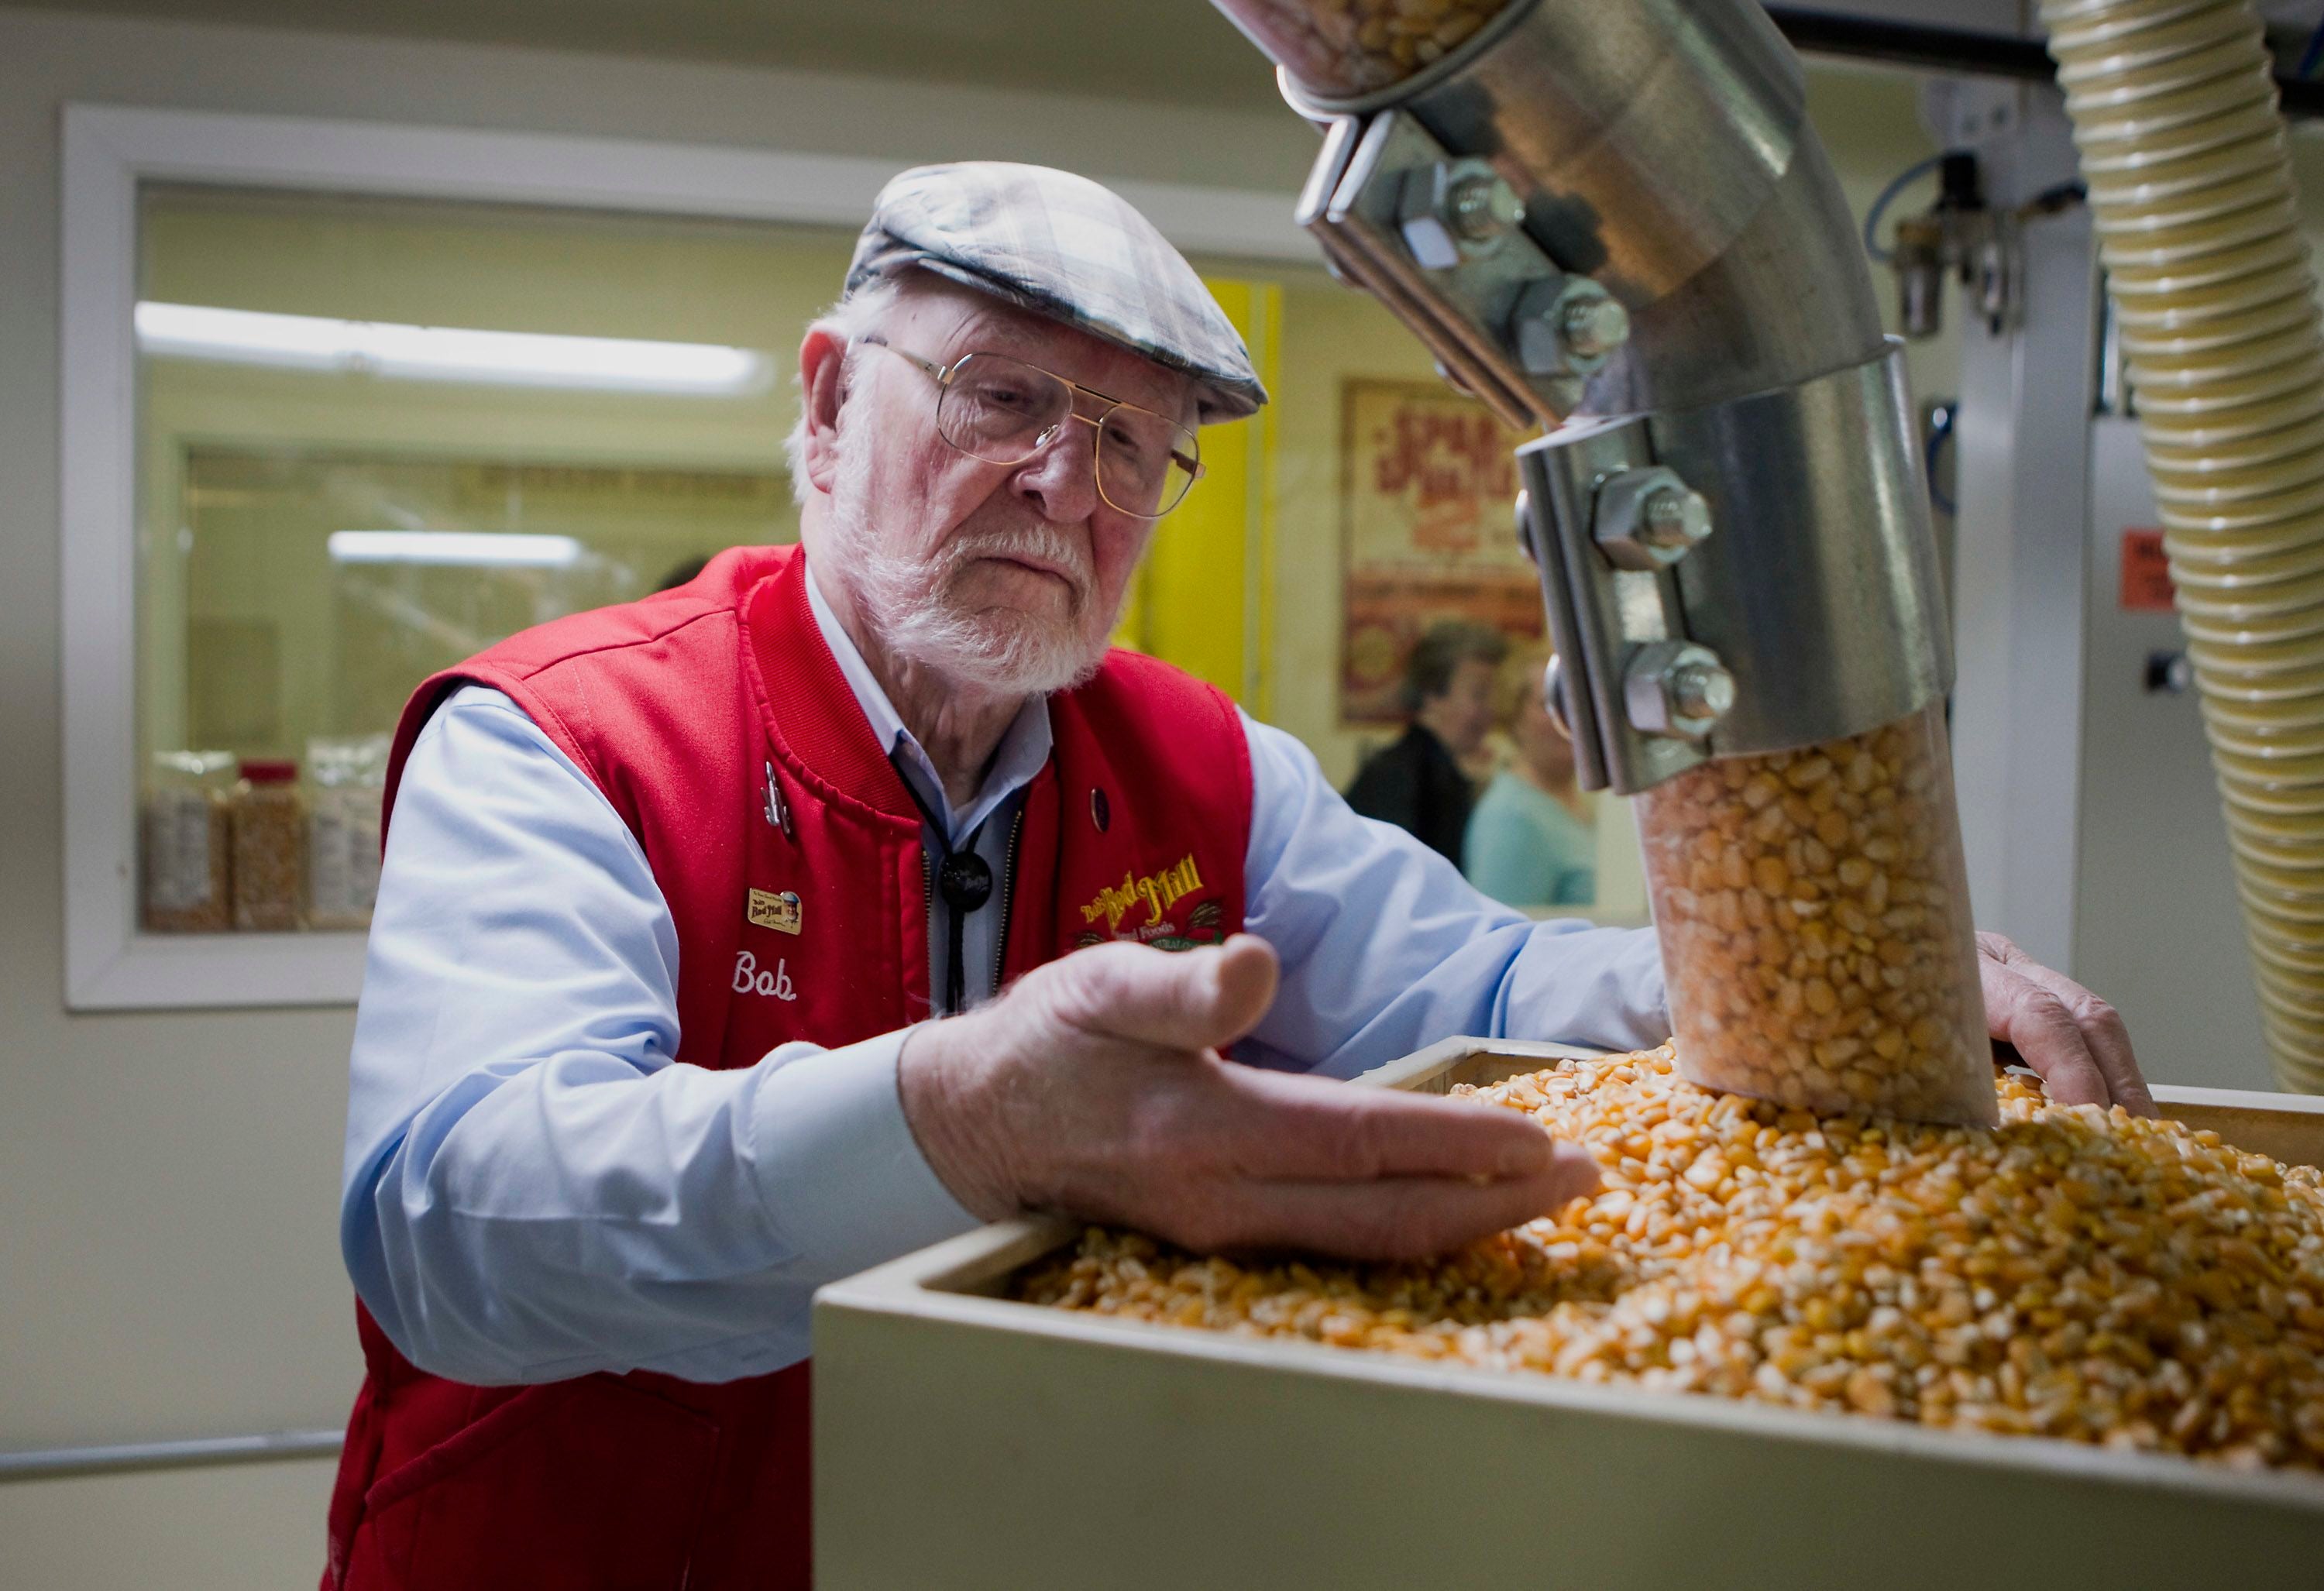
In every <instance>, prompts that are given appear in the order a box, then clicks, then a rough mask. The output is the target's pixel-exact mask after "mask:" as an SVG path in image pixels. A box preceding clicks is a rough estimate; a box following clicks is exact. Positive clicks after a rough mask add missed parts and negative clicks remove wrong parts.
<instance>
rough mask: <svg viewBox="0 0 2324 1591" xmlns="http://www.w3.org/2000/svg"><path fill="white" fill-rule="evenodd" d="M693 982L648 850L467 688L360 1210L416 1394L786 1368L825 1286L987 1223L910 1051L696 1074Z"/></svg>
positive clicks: (366, 1100)
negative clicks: (925, 1144) (904, 1069)
mask: <svg viewBox="0 0 2324 1591" xmlns="http://www.w3.org/2000/svg"><path fill="white" fill-rule="evenodd" d="M677 976H678V943H677V933H676V929H675V926H674V924H672V922H671V919H670V915H669V909H668V907H667V906H666V904H665V903H664V901H663V899H662V897H661V893H660V890H659V887H657V886H656V885H655V883H654V879H653V875H652V872H651V869H650V868H649V867H648V865H647V863H646V859H645V856H644V853H643V851H641V849H640V848H639V846H638V844H637V841H636V839H635V837H634V836H633V835H632V834H631V833H630V832H629V830H628V828H627V827H626V826H625V825H624V824H623V823H622V821H621V819H620V818H619V816H618V815H617V814H615V813H614V812H613V808H612V807H611V805H608V804H607V803H606V801H605V799H604V796H603V795H602V794H601V793H600V792H599V791H598V790H597V788H596V786H595V785H594V784H593V783H592V782H591V781H590V780H589V779H588V777H586V775H584V774H583V773H582V772H581V770H580V769H579V768H576V767H575V766H574V765H573V763H572V762H571V761H570V760H569V759H567V758H566V757H565V755H564V754H563V753H562V752H561V751H559V750H558V749H557V748H556V747H555V746H554V745H553V744H552V743H551V742H550V741H549V739H548V738H547V736H545V735H543V734H542V733H541V732H540V731H539V728H538V727H537V726H535V725H534V724H533V723H532V722H531V721H530V720H529V719H528V718H526V717H525V715H524V714H523V713H522V712H521V710H519V709H518V708H517V707H516V705H515V704H513V703H512V702H511V701H510V700H509V699H508V698H507V697H506V696H504V695H502V694H499V693H497V692H492V691H487V690H484V689H483V688H481V687H475V686H471V687H468V688H466V689H464V690H463V691H461V692H460V693H459V694H457V695H456V696H455V697H454V698H453V699H452V700H451V701H450V702H448V703H447V704H445V706H444V707H443V708H441V709H440V710H439V711H438V713H437V714H436V716H435V718H434V719H433V720H431V721H430V722H429V725H428V726H427V728H426V729H425V730H424V731H422V733H421V735H420V739H419V741H418V743H417V744H416V745H415V746H414V748H413V750H412V753H411V756H410V759H409V762H408V763H407V765H406V768H405V769H404V774H403V779H402V782H401V789H400V791H399V793H398V796H397V799H396V805H395V814H394V823H393V824H392V828H391V831H390V838H389V844H388V850H387V855H386V859H385V861H384V864H383V869H382V872H381V878H380V892H379V903H378V908H377V911H376V914H375V915H374V923H373V929H372V935H371V942H370V948H369V953H368V961H367V965H366V970H365V975H364V993H363V999H362V1003H361V1005H360V1007H359V1008H358V1010H357V1014H356V1022H355V1047H354V1053H353V1057H352V1062H351V1074H352V1084H351V1090H350V1095H349V1103H348V1111H347V1137H346V1160H345V1177H344V1182H343V1185H342V1196H341V1205H340V1244H341V1248H342V1250H343V1252H344V1254H345V1256H346V1264H347V1268H348V1271H349V1273H350V1274H351V1275H352V1276H353V1278H354V1280H355V1288H356V1291H357V1292H358V1294H359V1295H360V1296H361V1297H362V1298H363V1300H364V1303H365V1304H366V1305H367V1306H369V1308H370V1310H371V1311H372V1313H373V1315H374V1318H375V1319H377V1320H378V1321H379V1323H380V1326H381V1328H382V1329H383V1330H384V1331H385V1332H386V1333H387V1335H388V1337H389V1338H390V1339H391V1340H392V1341H393V1342H394V1343H395V1344H396V1346H397V1347H399V1348H401V1349H402V1351H403V1352H404V1353H405V1354H406V1355H407V1356H409V1357H410V1358H411V1359H412V1361H413V1362H414V1363H416V1364H418V1365H420V1366H421V1367H422V1368H424V1369H428V1370H431V1371H434V1372H436V1373H438V1374H439V1375H447V1376H450V1377H453V1378H454V1379H457V1380H461V1381H466V1382H470V1383H477V1384H505V1383H517V1382H534V1381H550V1380H558V1379H561V1378H564V1377H567V1376H571V1375H582V1374H585V1373H587V1372H590V1371H596V1370H615V1371H619V1370H628V1369H640V1368H642V1369H652V1370H659V1371H664V1372H667V1373H669V1374H672V1375H679V1376H683V1377H686V1378H688V1379H692V1380H697V1381H724V1380H730V1379H733V1378H735V1377H738V1376H742V1375H755V1374H761V1373H763V1372H766V1371H770V1370H775V1369H779V1368H780V1367H782V1366H785V1365H788V1364H790V1363H792V1362H794V1361H796V1360H798V1359H800V1358H803V1357H805V1356H806V1355H807V1347H808V1344H807V1319H808V1313H807V1309H808V1301H809V1299H810V1297H811V1295H812V1294H813V1292H814V1290H815V1289H816V1287H817V1286H819V1285H821V1284H822V1283H825V1282H827V1281H830V1280H832V1279H834V1278H835V1277H838V1276H841V1275H845V1274H850V1273H852V1272H853V1271H857V1270H860V1269H862V1268H863V1267H865V1266H867V1265H872V1264H876V1263H878V1262H880V1261H881V1260H883V1259H887V1258H890V1257H892V1256H894V1255H899V1254H904V1253H908V1252H909V1251H911V1250H912V1249H914V1248H917V1247H920V1246H925V1245H927V1244H928V1243H932V1242H935V1241H936V1240H938V1239H940V1238H943V1237H949V1236H952V1235H954V1234H955V1233H958V1232H962V1231H965V1230H968V1229H969V1228H973V1226H974V1225H976V1222H975V1219H974V1218H973V1217H972V1216H970V1215H969V1213H968V1212H967V1211H966V1210H964V1209H962V1208H961V1207H960V1205H959V1204H958V1203H957V1202H956V1201H955V1200H953V1198H952V1197H951V1195H950V1194H949V1193H948V1192H946V1191H945V1189H944V1186H943V1184H942V1183H941V1182H939V1181H938V1180H937V1179H936V1175H935V1173H933V1172H932V1171H930V1170H929V1168H928V1166H927V1162H926V1160H925V1159H924V1158H923V1157H922V1156H921V1154H920V1153H919V1150H918V1145H916V1144H915V1142H914V1140H913V1138H912V1136H911V1131H910V1128H909V1127H908V1125H907V1124H906V1123H905V1121H904V1117H903V1110H902V1106H901V1103H900V1101H899V1099H898V1097H897V1092H896V1057H897V1054H898V1053H899V1051H900V1049H901V1048H902V1044H903V1036H904V1035H902V1034H900V1033H895V1034H887V1035H881V1036H880V1037H877V1038H873V1039H870V1040H867V1041H865V1042H863V1043H862V1044H853V1045H849V1046H845V1047H844V1048H840V1049H835V1050H830V1051H824V1050H820V1049H817V1048H816V1047H815V1046H813V1045H809V1044H790V1045H785V1046H783V1047H782V1048H780V1049H779V1050H777V1051H775V1052H774V1053H771V1054H770V1055H769V1056H767V1057H766V1058H765V1059H764V1060H762V1061H761V1062H760V1063H758V1064H757V1065H754V1066H751V1067H746V1068H742V1069H738V1070H733V1071H710V1070H707V1069H705V1068H702V1067H696V1066H681V1065H677V1064H674V1063H673V1059H672V1058H673V1056H674V1055H675V1053H676V1051H677V1047H678V1007H677V995H676V988H677Z"/></svg>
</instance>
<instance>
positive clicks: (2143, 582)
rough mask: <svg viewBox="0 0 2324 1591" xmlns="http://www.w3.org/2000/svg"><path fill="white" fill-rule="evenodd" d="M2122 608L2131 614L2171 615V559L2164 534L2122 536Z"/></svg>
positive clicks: (2141, 532) (2128, 532)
mask: <svg viewBox="0 0 2324 1591" xmlns="http://www.w3.org/2000/svg"><path fill="white" fill-rule="evenodd" d="M2122 606H2123V611H2124V612H2128V613H2168V612H2171V606H2172V603H2171V559H2170V556H2169V555H2168V554H2166V553H2165V552H2164V551H2163V532H2162V531H2160V530H2126V531H2124V532H2123V533H2122Z"/></svg>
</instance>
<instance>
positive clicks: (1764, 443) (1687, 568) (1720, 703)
mask: <svg viewBox="0 0 2324 1591" xmlns="http://www.w3.org/2000/svg"><path fill="white" fill-rule="evenodd" d="M1909 414H1910V407H1909V405H1908V403H1907V402H1906V400H1905V397H1904V368H1903V353H1902V345H1892V346H1891V347H1890V348H1889V349H1888V350H1887V351H1886V354H1883V355H1882V356H1881V357H1879V358H1877V359H1875V360H1872V361H1870V362H1868V363H1865V364H1861V365H1858V366H1856V367H1854V368H1852V369H1848V370H1841V371H1837V372H1832V373H1831V374H1830V375H1827V376H1822V377H1820V378H1818V379H1816V380H1814V381H1812V382H1806V383H1804V384H1803V385H1800V386H1797V387H1791V388H1786V389H1784V390H1783V391H1775V392H1766V393H1761V394H1758V395H1756V396H1753V397H1749V398H1743V399H1738V400H1733V401H1731V402H1727V403H1721V404H1715V405H1712V406H1711V407H1708V408H1704V409H1689V410H1683V411H1679V412H1675V413H1660V414H1648V415H1638V416H1632V417H1628V418H1611V419H1588V420H1577V421H1575V422H1573V423H1571V424H1569V425H1567V426H1565V427H1564V428H1562V429H1560V430H1558V431H1556V432H1555V433H1554V434H1552V435H1550V436H1547V437H1543V438H1542V439H1540V440H1539V441H1536V442H1531V443H1528V444H1526V446H1523V447H1521V448H1519V449H1518V450H1517V466H1518V472H1519V475H1520V478H1521V479H1522V480H1523V482H1524V483H1525V493H1524V495H1523V496H1522V497H1521V498H1520V499H1519V500H1518V509H1517V519H1518V526H1517V533H1518V537H1519V538H1520V539H1521V540H1522V541H1523V543H1524V544H1525V547H1526V550H1527V552H1528V553H1529V554H1530V555H1531V556H1532V557H1533V559H1534V562H1535V566H1537V567H1538V569H1539V570H1540V573H1541V584H1542V595H1543V599H1544V602H1545V604H1546V606H1547V608H1548V615H1549V630H1550V639H1551V640H1552V642H1553V643H1554V645H1555V647H1556V648H1557V654H1558V660H1559V661H1558V667H1557V671H1556V674H1557V677H1556V678H1555V680H1554V691H1553V700H1554V709H1553V710H1554V711H1561V712H1562V715H1563V720H1564V722H1565V723H1566V724H1567V726H1568V728H1569V729H1570V731H1571V732H1572V737H1573V745H1574V759H1575V766H1576V773H1577V777H1579V779H1580V782H1581V784H1582V786H1583V787H1584V788H1586V789H1593V790H1595V789H1609V788H1610V789H1612V790H1614V791H1616V792H1618V793H1619V794H1622V795H1631V794H1634V793H1636V792H1637V791H1640V790H1644V789H1647V788H1649V787H1651V786H1655V785H1657V784H1660V783H1661V782H1662V781H1663V780H1665V779H1667V778H1669V777H1672V776H1673V775H1675V774H1678V773H1682V772H1683V771H1684V770H1686V769H1687V768H1692V767H1694V766H1695V765H1696V764H1698V763H1701V762H1703V761H1706V760H1708V759H1711V758H1712V757H1723V756H1733V755H1736V754H1738V753H1747V752H1765V751H1780V750H1789V749H1791V748H1794V747H1797V746H1803V745H1811V744H1813V743H1814V742H1816V741H1819V740H1837V739H1840V738H1841V737H1843V736H1848V735H1853V734H1859V733H1862V732H1863V731H1867V730H1870V729H1875V728H1877V727H1878V726H1880V725H1881V724H1884V723H1889V722H1894V721H1895V720H1897V719H1900V718H1904V717H1905V716H1906V715H1908V714H1910V713H1914V712H1916V711H1918V710H1919V709H1921V708H1923V707H1924V706H1926V705H1927V704H1929V703H1931V702H1932V701H1934V700H1936V699H1937V698H1938V697H1939V696H1940V695H1941V694H1943V692H1944V691H1945V690H1946V688H1947V687H1948V686H1949V685H1950V684H1951V681H1952V657H1951V649H1950V646H1949V645H1948V643H1947V639H1946V627H1945V622H1944V613H1943V611H1942V599H1941V593H1940V588H1939V586H1938V583H1937V572H1936V543H1935V538H1934V537H1933V535H1932V531H1931V529H1930V524H1929V511H1928V492H1927V489H1926V487H1925V485H1924V484H1923V481H1922V477H1921V467H1920V453H1919V449H1918V448H1917V447H1915V446H1914V443H1913V437H1912V432H1911V424H1910V420H1909V418H1908V416H1909Z"/></svg>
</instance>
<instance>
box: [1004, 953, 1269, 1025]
mask: <svg viewBox="0 0 2324 1591" xmlns="http://www.w3.org/2000/svg"><path fill="white" fill-rule="evenodd" d="M1276 976H1277V964H1276V960H1275V951H1274V949H1273V947H1271V946H1270V945H1268V943H1267V942H1266V941H1265V940H1263V939H1259V938H1256V937H1254V936H1252V935H1250V934H1248V933H1238V934H1236V935H1235V936H1234V937H1233V938H1232V939H1230V940H1228V941H1227V942H1226V943H1224V944H1223V945H1221V946H1219V947H1218V948H1217V949H1215V950H1197V951H1186V952H1177V953H1173V952H1168V951H1158V950H1155V949H1152V948H1151V947H1149V946H1146V945H1137V944H1104V945H1095V946H1093V947H1092V948H1090V949H1088V950H1085V951H1079V952H1075V953H1074V954H1073V955H1070V956H1067V957H1065V959H1064V960H1062V961H1055V962H1052V963H1051V964H1050V965H1049V966H1047V967H1045V968H1043V969H1041V970H1039V971H1038V972H1037V973H1035V974H1034V975H1033V977H1032V978H1028V979H1026V983H1027V985H1028V986H1030V987H1037V988H1038V989H1040V991H1041V994H1042V997H1043V998H1044V999H1045V1000H1046V1001H1047V1006H1048V1009H1049V1012H1050V1014H1051V1015H1052V1016H1054V1017H1055V1018H1056V1020H1057V1021H1058V1022H1060V1023H1062V1024H1063V1025H1065V1026H1066V1027H1068V1028H1070V1029H1073V1030H1074V1031H1077V1032H1080V1033H1084V1034H1087V1035H1091V1036H1093V1037H1098V1038H1105V1039H1116V1040H1127V1041H1129V1042H1131V1043H1134V1044H1147V1045H1150V1046H1152V1047H1154V1048H1156V1049H1161V1050H1188V1051H1194V1050H1203V1049H1210V1048H1213V1047H1216V1046H1222V1045H1225V1044H1232V1043H1233V1042H1234V1041H1235V1040H1237V1039H1239V1038H1240V1037H1241V1036H1242V1035H1244V1034H1246V1033H1249V1032H1250V1030H1251V1029H1252V1028H1253V1027H1254V1026H1256V1025H1258V1022H1259V1018H1260V1017H1261V1016H1265V1015H1266V1014H1267V1007H1268V1006H1269V1005H1270V1004H1272V1003H1273V1002H1274V999H1275V983H1276ZM1035 979H1038V980H1039V981H1038V983H1037V984H1036V983H1035Z"/></svg>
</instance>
